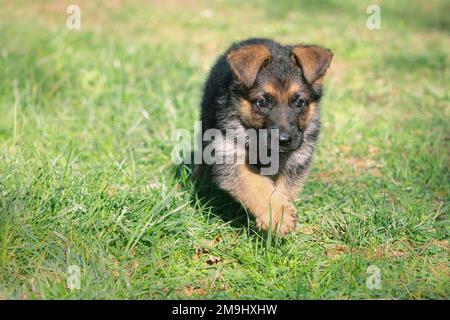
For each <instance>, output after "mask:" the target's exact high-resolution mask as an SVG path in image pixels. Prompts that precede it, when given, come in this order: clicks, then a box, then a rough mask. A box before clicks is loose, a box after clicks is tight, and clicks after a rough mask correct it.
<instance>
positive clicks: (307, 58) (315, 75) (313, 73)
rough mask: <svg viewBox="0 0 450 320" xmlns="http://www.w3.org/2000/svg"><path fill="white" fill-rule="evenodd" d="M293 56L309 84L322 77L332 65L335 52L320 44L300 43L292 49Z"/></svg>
mask: <svg viewBox="0 0 450 320" xmlns="http://www.w3.org/2000/svg"><path fill="white" fill-rule="evenodd" d="M291 53H292V56H293V58H294V60H295V61H296V62H297V64H299V65H300V67H301V68H302V71H303V76H304V77H305V80H306V81H307V82H308V83H309V84H313V83H314V82H316V80H318V79H320V78H321V77H322V76H323V75H325V72H326V71H327V69H328V67H329V66H330V63H331V59H332V58H333V53H332V52H331V51H330V50H329V49H325V48H322V47H319V46H312V45H311V46H310V45H299V46H295V47H293V48H292V50H291Z"/></svg>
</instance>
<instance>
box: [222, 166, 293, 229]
mask: <svg viewBox="0 0 450 320" xmlns="http://www.w3.org/2000/svg"><path fill="white" fill-rule="evenodd" d="M216 169H218V171H219V172H217V173H218V174H217V175H216V180H217V182H218V184H219V186H220V187H221V188H223V189H225V190H226V191H228V192H229V193H230V194H231V195H232V196H233V197H234V198H235V199H236V200H238V201H240V202H242V204H243V205H244V206H245V207H246V208H247V209H248V210H249V211H250V212H251V213H252V214H253V215H254V216H255V218H256V224H257V226H258V228H260V229H262V230H265V231H267V230H268V229H269V227H270V226H271V228H272V231H273V232H274V233H276V234H277V235H280V236H283V235H286V234H287V233H289V232H291V231H292V230H293V229H294V228H295V224H296V221H297V214H296V211H295V209H294V207H293V206H292V204H291V203H290V202H289V198H288V196H286V195H285V194H283V193H282V192H280V191H279V190H277V189H276V188H275V185H274V183H273V181H272V180H271V179H269V178H268V177H265V176H262V175H260V174H258V173H257V172H255V171H254V170H252V168H251V167H249V166H248V165H246V164H233V165H220V166H218V167H216Z"/></svg>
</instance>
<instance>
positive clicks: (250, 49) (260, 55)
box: [227, 44, 272, 88]
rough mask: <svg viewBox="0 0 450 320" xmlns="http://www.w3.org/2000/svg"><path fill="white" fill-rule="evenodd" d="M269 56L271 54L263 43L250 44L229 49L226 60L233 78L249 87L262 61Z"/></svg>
mask: <svg viewBox="0 0 450 320" xmlns="http://www.w3.org/2000/svg"><path fill="white" fill-rule="evenodd" d="M271 57H272V54H271V53H270V51H269V49H268V48H267V47H266V46H265V45H262V44H252V45H248V46H245V47H242V48H238V49H235V50H232V51H230V53H228V55H227V60H228V64H229V65H230V68H231V70H232V71H233V74H234V76H235V78H236V79H237V80H238V81H239V82H241V83H243V84H244V85H245V86H246V87H247V88H250V87H252V86H253V83H254V82H255V79H256V74H257V73H258V71H259V69H260V68H261V66H262V65H263V63H264V62H266V61H267V60H269V59H270V58H271Z"/></svg>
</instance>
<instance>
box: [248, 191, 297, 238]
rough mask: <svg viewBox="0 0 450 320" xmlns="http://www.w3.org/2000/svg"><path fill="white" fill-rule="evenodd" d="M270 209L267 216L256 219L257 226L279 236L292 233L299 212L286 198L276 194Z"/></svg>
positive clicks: (263, 215)
mask: <svg viewBox="0 0 450 320" xmlns="http://www.w3.org/2000/svg"><path fill="white" fill-rule="evenodd" d="M270 204H271V205H270V208H268V209H267V212H266V213H265V214H261V215H259V216H257V217H256V226H257V227H258V228H259V229H262V230H264V231H267V230H269V226H271V229H272V232H273V233H275V234H276V235H278V236H285V235H287V234H288V233H290V232H292V231H293V230H294V228H295V225H296V224H297V212H296V211H295V208H294V206H293V205H292V204H291V203H290V202H289V201H288V200H287V198H286V197H284V196H281V195H276V194H274V195H273V196H272V199H271V203H270Z"/></svg>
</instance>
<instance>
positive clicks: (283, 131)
mask: <svg viewBox="0 0 450 320" xmlns="http://www.w3.org/2000/svg"><path fill="white" fill-rule="evenodd" d="M332 56H333V54H332V53H331V51H330V50H328V49H325V48H322V47H320V46H316V45H281V44H279V43H277V42H275V41H273V40H269V39H248V40H245V41H242V42H239V43H236V44H233V45H232V46H231V47H230V48H229V49H228V50H227V51H226V52H225V53H224V54H223V55H222V56H220V57H219V59H218V60H217V62H216V64H215V65H214V66H213V68H212V70H211V73H210V75H209V78H208V80H207V81H206V84H205V88H204V95H203V100H202V112H201V121H202V122H201V123H202V134H204V133H205V132H206V131H207V130H208V129H215V130H216V131H219V132H220V133H221V136H220V137H215V139H212V140H211V141H210V142H202V146H201V150H205V148H207V147H208V146H209V147H211V146H213V147H214V149H215V153H216V154H222V155H229V154H230V153H231V154H232V155H233V156H234V155H235V154H236V153H237V152H238V151H241V152H243V153H244V154H245V158H246V159H247V160H248V158H249V146H248V143H249V139H248V137H247V136H245V137H244V132H245V131H246V130H247V129H249V128H252V129H256V130H260V129H270V130H275V132H276V134H271V135H270V134H269V135H270V136H271V137H273V136H276V138H277V140H276V142H277V144H278V145H277V148H273V147H270V146H268V145H266V148H267V149H268V154H270V152H272V153H273V152H274V150H275V152H277V154H276V155H277V161H278V162H277V163H278V167H277V170H276V172H274V173H272V174H266V175H264V174H262V173H261V169H262V168H263V167H264V166H263V165H262V164H261V163H260V161H259V160H258V161H257V162H256V163H253V164H251V163H248V162H245V163H239V162H237V161H235V162H231V163H229V162H227V163H223V162H220V163H213V164H209V165H205V164H201V165H197V166H196V169H195V174H196V176H197V177H202V179H204V178H205V173H206V172H207V174H208V175H212V178H213V181H214V182H215V183H216V184H217V186H218V187H219V188H221V189H223V190H225V191H227V192H228V193H229V194H230V195H231V196H232V197H233V198H234V199H236V200H237V201H238V202H241V203H242V205H243V206H245V207H246V208H247V209H248V211H250V212H251V213H252V214H253V215H254V216H255V218H256V224H257V227H258V228H260V229H262V230H264V231H268V230H269V229H271V230H272V232H273V233H275V234H277V235H279V236H284V235H286V234H288V233H290V232H291V231H293V230H294V228H295V225H296V221H297V213H296V211H295V208H294V206H293V205H292V201H293V200H294V199H295V198H296V196H297V194H298V192H299V190H300V188H301V185H302V183H303V181H304V179H305V177H306V176H307V174H308V171H309V167H310V164H311V159H312V156H313V152H314V148H315V145H316V142H317V139H318V136H319V128H320V106H319V102H320V98H321V96H322V82H323V77H324V75H325V72H326V71H327V69H328V67H329V65H330V62H331V59H332ZM229 129H232V130H234V132H237V135H238V139H241V140H242V141H245V142H244V143H243V144H241V145H240V146H238V147H237V148H230V147H229V146H228V145H227V143H225V142H226V141H228V138H227V137H226V136H225V135H226V132H227V130H229ZM260 140H261V139H260ZM272 155H273V154H272ZM258 159H259V157H258ZM205 169H209V170H205Z"/></svg>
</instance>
